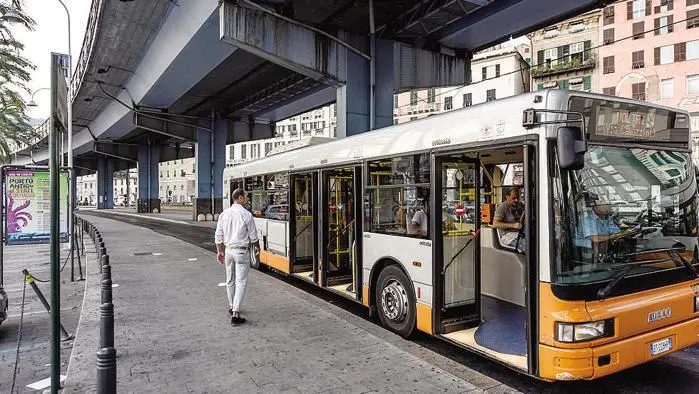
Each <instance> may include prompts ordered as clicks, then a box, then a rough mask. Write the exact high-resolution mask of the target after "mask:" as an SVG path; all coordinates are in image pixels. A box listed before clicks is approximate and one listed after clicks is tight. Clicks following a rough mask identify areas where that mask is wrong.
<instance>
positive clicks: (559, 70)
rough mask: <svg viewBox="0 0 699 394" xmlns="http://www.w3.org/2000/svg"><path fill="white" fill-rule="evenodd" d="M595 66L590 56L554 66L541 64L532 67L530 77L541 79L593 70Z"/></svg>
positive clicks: (594, 57)
mask: <svg viewBox="0 0 699 394" xmlns="http://www.w3.org/2000/svg"><path fill="white" fill-rule="evenodd" d="M596 66H597V58H596V56H594V55H590V56H589V57H587V58H586V59H583V60H580V59H573V60H570V61H565V62H562V61H559V62H558V63H556V64H554V65H548V64H543V65H541V66H536V67H532V68H531V70H530V72H531V75H532V77H534V78H541V77H546V76H550V75H558V74H564V73H569V72H574V71H582V70H589V69H593V68H595V67H596Z"/></svg>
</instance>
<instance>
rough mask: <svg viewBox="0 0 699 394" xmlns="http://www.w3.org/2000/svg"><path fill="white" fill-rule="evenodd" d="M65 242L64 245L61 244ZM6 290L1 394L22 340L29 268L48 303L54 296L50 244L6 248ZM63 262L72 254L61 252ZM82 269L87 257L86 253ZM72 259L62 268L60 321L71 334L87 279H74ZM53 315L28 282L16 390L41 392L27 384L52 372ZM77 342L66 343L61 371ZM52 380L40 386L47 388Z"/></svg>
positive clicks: (9, 382)
mask: <svg viewBox="0 0 699 394" xmlns="http://www.w3.org/2000/svg"><path fill="white" fill-rule="evenodd" d="M62 246H63V245H62ZM4 254H5V272H4V276H5V290H6V291H7V294H8V297H9V309H8V318H7V320H5V321H4V322H3V323H2V325H0V393H9V392H10V388H11V386H12V378H13V375H14V370H15V360H16V356H17V338H18V328H19V324H20V316H21V315H22V283H23V282H24V277H23V275H22V270H23V269H27V271H29V273H30V274H31V275H33V276H34V277H35V278H37V281H36V282H35V283H36V285H37V286H38V287H39V290H40V291H41V292H42V294H43V295H44V297H46V299H47V301H48V302H50V300H51V286H50V283H47V282H41V281H48V280H49V279H50V266H49V260H50V256H49V245H21V246H5V250H4ZM61 256H62V258H61V265H62V266H63V263H64V262H65V261H66V257H67V256H68V251H67V250H63V249H62V250H61ZM81 262H82V264H83V272H84V267H85V260H84V256H81ZM70 269H71V263H70V261H68V262H67V264H66V265H65V266H64V269H63V271H62V272H61V305H60V311H61V323H62V324H63V326H64V327H65V329H66V330H67V331H68V333H69V334H71V335H74V334H75V331H76V327H77V326H78V320H79V318H80V309H81V308H80V306H81V304H82V302H83V292H84V290H85V282H83V281H78V280H76V281H75V282H71V281H70ZM78 272H79V271H78V259H77V256H76V259H75V278H76V279H78V278H79V274H78ZM50 324H51V318H50V315H49V313H48V312H47V311H46V309H45V308H44V306H43V305H42V304H41V301H40V300H39V297H38V296H37V295H36V293H35V292H34V290H33V289H32V288H31V287H30V286H29V284H27V286H26V289H25V300H24V317H23V321H22V332H21V336H22V338H21V339H22V340H21V342H20V348H19V362H18V373H17V379H16V382H15V390H16V392H19V393H34V392H38V391H37V390H35V389H33V388H31V387H27V386H28V385H33V384H35V383H37V382H41V381H43V380H45V379H47V378H50V376H51V366H50V365H51V364H50V363H51V326H50ZM72 348H73V340H68V341H62V342H61V375H65V374H66V369H67V367H68V360H69V359H70V355H71V350H72ZM48 386H50V382H46V383H45V384H38V385H37V386H35V387H43V388H46V387H48Z"/></svg>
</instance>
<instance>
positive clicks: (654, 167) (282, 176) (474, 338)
mask: <svg viewBox="0 0 699 394" xmlns="http://www.w3.org/2000/svg"><path fill="white" fill-rule="evenodd" d="M689 123H690V122H689V116H688V114H687V113H686V112H681V111H678V110H675V109H671V108H665V107H661V106H656V105H652V104H649V103H644V102H639V101H634V100H626V99H622V98H617V97H607V96H602V95H594V94H586V93H582V92H573V91H570V92H569V91H562V90H551V91H540V92H536V93H530V94H524V95H520V96H517V97H512V98H507V99H502V100H497V101H493V102H489V103H485V104H482V105H476V106H472V107H468V108H466V109H462V110H456V111H452V112H449V113H445V114H442V115H438V116H432V117H429V118H426V119H422V120H416V121H413V122H410V123H407V124H400V125H394V126H391V127H387V128H384V129H380V130H376V131H372V132H367V133H364V134H361V135H357V136H353V137H348V138H343V139H339V140H335V141H332V142H326V143H322V144H317V145H311V146H307V147H303V148H300V149H296V150H290V151H286V152H283V153H279V154H277V155H273V156H270V157H267V158H264V159H260V160H257V161H253V162H249V163H246V164H242V165H238V166H235V167H230V168H227V169H226V170H225V171H224V200H228V196H229V195H230V193H231V191H232V190H233V189H235V188H239V187H240V188H244V189H245V190H246V191H247V192H248V193H249V195H250V201H251V205H252V206H251V207H250V209H251V210H252V211H253V212H254V213H255V216H256V219H255V220H256V223H257V227H258V231H259V233H260V239H261V240H263V250H262V253H261V258H260V260H261V264H262V265H264V266H266V267H269V268H272V269H274V270H276V271H278V272H281V273H284V274H286V275H291V276H295V277H297V278H300V279H302V280H305V281H308V282H310V283H313V284H315V285H317V286H320V287H323V288H325V289H327V290H329V291H332V292H335V293H337V294H339V295H341V296H344V297H347V298H349V299H351V300H354V301H356V302H358V303H361V304H363V305H365V306H366V307H368V309H369V313H370V314H372V315H378V317H379V319H380V321H381V323H382V324H383V325H384V326H385V327H386V328H388V329H390V330H392V331H394V332H396V333H398V334H400V335H402V336H404V337H408V336H410V335H411V334H412V333H413V332H415V331H416V330H419V331H423V332H425V333H427V334H430V335H434V336H436V337H439V338H441V339H444V340H446V341H449V342H451V343H453V344H454V345H456V346H460V347H462V348H464V349H468V350H470V351H474V352H477V353H480V354H482V355H483V356H486V357H489V358H491V359H493V360H496V361H498V362H500V363H503V364H505V365H507V366H509V367H511V368H514V369H517V370H519V371H522V372H524V373H527V374H529V375H531V376H535V377H538V378H541V379H545V380H577V379H595V378H599V377H602V376H605V375H609V374H611V373H614V372H617V371H620V370H623V369H625V368H629V367H632V366H634V365H638V364H641V363H644V362H647V361H650V360H653V359H655V358H658V357H662V356H664V355H667V354H670V353H672V352H675V351H677V350H680V349H683V348H687V347H689V346H693V345H695V344H697V342H699V313H698V310H699V280H698V279H697V262H698V260H697V258H698V256H697V254H698V253H699V252H698V247H697V181H696V177H695V173H694V167H693V165H692V161H691V158H690V153H691V148H690V135H689ZM515 187H516V188H515ZM513 188H515V189H514V190H519V191H520V194H519V197H520V201H521V202H523V210H522V212H521V215H522V216H520V218H521V217H523V218H524V220H523V221H522V223H523V226H521V227H522V228H521V230H519V231H516V232H515V233H514V234H513V233H511V232H510V233H507V232H506V231H503V230H501V229H496V228H494V226H493V224H494V222H495V220H494V216H495V211H496V210H497V207H498V206H499V204H502V203H503V201H504V199H505V195H506V194H507V193H508V192H509V191H510V190H511V189H513ZM517 188H518V189H517ZM512 207H516V205H514V204H513V205H512ZM501 219H502V218H500V219H499V220H501ZM425 220H427V222H425ZM513 227H518V226H513ZM508 236H509V237H510V238H507V237H508ZM512 237H514V238H516V241H517V242H514V243H512V242H510V241H512V239H513V238H512ZM509 245H515V246H514V247H511V246H509Z"/></svg>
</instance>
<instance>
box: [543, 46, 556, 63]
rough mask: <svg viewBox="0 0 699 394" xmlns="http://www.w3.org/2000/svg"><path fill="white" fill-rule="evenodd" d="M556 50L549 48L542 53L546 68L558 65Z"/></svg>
mask: <svg viewBox="0 0 699 394" xmlns="http://www.w3.org/2000/svg"><path fill="white" fill-rule="evenodd" d="M557 58H558V48H549V49H546V50H545V51H544V61H545V62H546V65H547V66H549V67H550V66H555V65H556V63H558V60H557Z"/></svg>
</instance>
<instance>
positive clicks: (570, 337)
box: [556, 319, 614, 343]
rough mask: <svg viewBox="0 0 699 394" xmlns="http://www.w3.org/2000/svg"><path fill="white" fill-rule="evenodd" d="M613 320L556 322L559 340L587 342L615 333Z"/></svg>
mask: <svg viewBox="0 0 699 394" xmlns="http://www.w3.org/2000/svg"><path fill="white" fill-rule="evenodd" d="M613 327H614V325H613V320H611V319H608V320H599V321H593V322H588V323H561V322H558V323H556V340H557V341H558V342H567V343H574V342H585V341H590V340H592V339H596V338H602V337H608V336H612V335H613V332H612V331H613Z"/></svg>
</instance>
